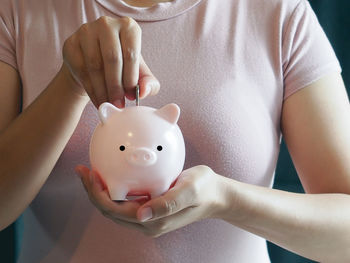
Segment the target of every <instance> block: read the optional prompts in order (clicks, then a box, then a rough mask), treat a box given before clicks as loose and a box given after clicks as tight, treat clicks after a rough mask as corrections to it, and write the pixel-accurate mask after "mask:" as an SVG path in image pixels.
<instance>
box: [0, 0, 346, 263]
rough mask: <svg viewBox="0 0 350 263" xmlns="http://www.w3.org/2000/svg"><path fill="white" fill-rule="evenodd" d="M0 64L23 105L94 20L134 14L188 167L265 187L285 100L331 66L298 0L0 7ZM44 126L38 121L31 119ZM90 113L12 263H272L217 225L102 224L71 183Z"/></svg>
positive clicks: (68, 1)
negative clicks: (156, 230)
mask: <svg viewBox="0 0 350 263" xmlns="http://www.w3.org/2000/svg"><path fill="white" fill-rule="evenodd" d="M0 6H1V8H0V60H2V61H4V62H6V63H8V64H10V65H11V66H13V67H14V68H16V69H17V70H18V71H19V73H20V75H21V78H22V84H23V107H24V108H26V107H27V106H28V105H30V104H31V103H32V101H33V100H34V99H35V98H36V97H37V96H38V95H39V93H40V92H41V91H42V90H44V89H45V87H46V86H47V85H48V83H49V82H50V81H51V80H52V78H53V77H54V76H55V74H56V73H57V71H58V70H59V68H60V66H61V64H62V56H61V49H62V45H63V43H64V41H65V39H66V38H67V37H68V36H70V35H71V34H72V33H73V32H75V31H76V30H77V29H78V28H79V26H80V25H82V24H83V23H86V22H88V21H94V20H96V19H97V18H98V17H100V16H102V15H108V16H111V17H118V16H130V17H133V18H134V19H136V20H137V21H138V22H139V24H140V26H141V28H142V32H143V36H142V37H143V39H142V54H143V56H144V59H145V61H146V63H147V64H148V65H149V66H150V68H151V70H152V72H153V73H154V75H155V76H156V77H157V78H158V79H159V80H160V83H161V91H160V93H159V94H158V95H157V96H154V97H150V98H147V99H145V100H143V101H142V105H148V106H152V107H155V108H159V107H161V106H164V105H165V104H167V103H171V102H175V103H177V104H178V105H179V106H180V108H181V112H182V114H181V116H180V120H179V126H180V127H181V129H182V132H183V134H184V137H185V143H186V164H185V168H189V167H192V166H195V165H199V164H205V165H208V166H210V167H211V168H212V169H213V170H214V171H215V172H216V173H218V174H221V175H223V176H227V177H230V178H233V179H235V180H239V181H243V182H247V183H250V184H256V185H261V186H265V187H271V186H272V183H273V178H274V171H275V167H276V161H277V156H278V153H279V146H280V139H281V131H280V117H281V109H282V105H283V101H284V99H286V98H287V97H288V96H290V95H291V94H293V93H294V92H296V91H297V90H299V89H301V88H303V87H305V86H306V85H308V84H310V83H312V82H314V81H316V80H317V79H319V78H321V77H322V76H324V75H326V74H328V73H330V72H340V71H341V69H340V66H339V63H338V61H337V58H336V56H335V54H334V52H333V50H332V48H331V46H330V44H329V42H328V40H327V38H326V36H325V34H324V32H323V31H322V29H321V27H320V25H319V23H318V21H317V18H316V17H315V15H314V13H313V11H312V10H311V7H310V5H309V3H308V2H307V1H306V0H220V1H218V0H174V1H173V2H170V3H160V4H157V5H156V6H154V7H151V8H136V7H132V6H129V5H127V4H125V3H124V2H122V1H121V0H0ZM38 118H40V116H38ZM97 123H98V118H97V112H96V109H95V108H94V107H93V106H92V104H91V103H89V104H88V106H87V107H86V109H85V111H84V113H83V115H82V117H81V120H80V122H79V124H78V126H77V129H76V130H75V132H74V134H73V136H72V137H71V139H70V141H69V142H68V144H67V146H66V148H65V150H64V151H63V153H62V155H61V157H60V159H59V160H58V162H57V164H56V166H55V168H54V170H53V171H52V173H51V175H50V176H49V178H48V180H47V182H46V184H45V185H44V187H43V188H42V189H41V191H40V193H39V194H38V196H37V197H36V199H35V200H34V201H33V202H32V204H31V205H30V207H29V208H28V209H27V210H26V211H25V213H24V215H23V219H24V235H23V246H22V250H21V254H20V259H19V262H20V263H31V262H33V263H34V262H35V263H38V262H45V263H46V262H47V263H56V262H57V263H58V262H60V263H61V262H79V263H80V262H103V263H110V262H132V263H134V262H135V263H140V262H157V263H158V262H174V263H175V262H176V263H177V262H181V263H189V262H193V263H198V262H201V263H206V262H208V263H212V262H216V263H224V262H240V263H244V262H247V263H248V262H249V263H251V262H259V263H264V262H265V263H266V262H269V257H268V254H267V250H266V242H265V240H264V239H263V238H261V237H258V236H256V235H253V234H251V233H248V232H246V231H244V230H241V229H239V228H237V227H235V226H232V225H230V224H228V223H226V222H224V221H221V220H218V219H208V220H202V221H200V222H196V223H193V224H190V225H188V226H186V227H183V228H181V229H179V230H176V231H173V232H171V233H168V234H165V235H163V236H161V237H160V238H156V239H154V238H150V237H146V236H144V235H143V234H142V233H139V232H137V231H133V230H129V229H127V228H124V227H121V226H119V225H117V224H115V223H113V222H112V221H110V220H108V219H106V218H105V217H103V216H102V215H101V214H100V213H99V212H98V211H97V210H96V209H95V207H94V206H93V205H92V204H91V203H90V201H89V200H88V198H87V195H86V193H85V191H84V189H83V186H82V184H81V182H80V180H79V179H78V178H77V177H76V176H75V174H74V167H75V166H76V165H77V164H80V163H82V164H86V165H89V162H88V145H89V140H90V136H91V133H92V131H93V129H94V127H95V126H96V125H97Z"/></svg>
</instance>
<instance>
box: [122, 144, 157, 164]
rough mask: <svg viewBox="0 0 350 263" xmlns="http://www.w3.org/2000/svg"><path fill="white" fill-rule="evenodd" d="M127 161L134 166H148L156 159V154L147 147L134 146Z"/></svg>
mask: <svg viewBox="0 0 350 263" xmlns="http://www.w3.org/2000/svg"><path fill="white" fill-rule="evenodd" d="M126 159H127V161H128V162H129V163H130V164H132V165H136V166H150V165H153V164H155V162H156V161H157V155H156V153H155V152H154V151H152V150H150V149H148V148H136V149H134V150H132V151H130V152H129V154H128V155H127V158H126Z"/></svg>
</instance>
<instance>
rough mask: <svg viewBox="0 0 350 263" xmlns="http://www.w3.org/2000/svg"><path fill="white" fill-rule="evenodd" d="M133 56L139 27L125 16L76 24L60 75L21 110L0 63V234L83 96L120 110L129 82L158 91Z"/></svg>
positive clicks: (43, 173) (68, 131)
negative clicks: (78, 26) (111, 104)
mask: <svg viewBox="0 0 350 263" xmlns="http://www.w3.org/2000/svg"><path fill="white" fill-rule="evenodd" d="M116 32H117V34H116ZM116 36H118V37H116ZM97 42H99V43H100V46H99V45H96V43H97ZM140 51H141V29H140V27H139V26H138V24H137V23H136V22H135V21H134V20H133V19H131V18H116V19H115V18H108V17H101V18H99V19H97V20H96V21H93V22H91V23H88V24H84V25H82V26H81V27H80V28H79V29H78V30H77V31H76V32H75V33H74V34H72V35H71V36H70V37H69V38H68V39H67V40H66V41H65V43H64V47H63V54H62V55H63V60H64V63H63V64H62V67H61V69H60V71H59V72H58V73H57V75H56V76H55V78H54V79H53V80H52V81H51V83H50V84H49V85H48V87H47V88H46V89H45V90H44V92H42V93H41V94H40V95H39V96H38V97H37V98H36V100H35V101H34V102H33V103H32V104H31V105H30V106H28V107H27V108H26V109H25V110H23V111H22V112H21V109H20V102H21V96H22V95H21V87H20V76H19V74H18V72H17V71H16V70H15V69H13V68H12V67H11V66H9V65H8V64H5V63H3V62H0V79H1V82H0V90H1V96H0V156H1V158H0V207H1V209H0V230H1V229H4V228H5V227H6V226H8V225H9V224H11V223H12V222H13V221H14V220H16V218H17V217H18V216H19V215H20V214H21V213H22V212H23V211H24V209H25V208H26V207H27V206H28V205H29V204H30V202H31V201H32V200H33V199H34V197H35V196H36V195H37V193H38V192H39V190H40V188H41V187H42V185H43V184H44V183H45V181H46V179H47V178H48V176H49V174H50V173H51V171H52V169H53V167H54V165H55V163H56V162H57V160H58V158H59V156H60V155H61V153H62V151H63V149H64V147H65V145H66V144H67V142H68V140H69V138H70V137H71V135H72V133H73V131H74V129H75V128H76V126H77V124H78V121H79V119H80V116H81V114H82V112H83V110H84V108H85V106H86V104H87V102H88V101H89V99H91V101H92V102H93V103H94V105H95V106H96V107H98V106H99V105H100V104H101V103H103V102H106V101H109V102H111V103H113V104H114V105H116V106H117V107H120V108H121V107H124V103H125V98H126V97H127V98H129V99H134V97H135V96H134V94H135V86H136V84H139V85H140V97H141V98H144V97H146V96H148V95H152V94H156V93H157V92H158V91H159V88H160V85H159V81H158V80H157V79H156V78H155V77H154V76H153V74H152V72H151V71H150V69H149V68H148V66H147V65H146V63H145V62H144V61H143V58H142V56H141V53H140ZM38 116H40V117H38ZM18 164H20V165H18Z"/></svg>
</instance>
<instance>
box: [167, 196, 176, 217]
mask: <svg viewBox="0 0 350 263" xmlns="http://www.w3.org/2000/svg"><path fill="white" fill-rule="evenodd" d="M177 206H178V204H177V201H176V200H175V199H171V200H166V201H165V202H164V210H165V213H166V214H168V215H169V214H172V213H173V212H175V211H176V208H177Z"/></svg>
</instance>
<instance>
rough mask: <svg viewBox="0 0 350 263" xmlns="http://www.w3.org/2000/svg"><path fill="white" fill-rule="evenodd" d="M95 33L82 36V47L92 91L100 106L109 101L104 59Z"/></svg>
mask: <svg viewBox="0 0 350 263" xmlns="http://www.w3.org/2000/svg"><path fill="white" fill-rule="evenodd" d="M92 34H93V33H85V34H84V33H82V34H81V35H80V46H81V50H82V52H83V57H84V62H85V66H86V68H87V71H88V73H89V78H90V82H91V85H92V89H93V91H94V94H95V96H96V101H97V103H98V105H100V104H102V103H103V102H106V101H107V100H108V97H107V90H106V85H105V76H104V66H103V59H102V55H101V51H100V45H99V41H98V38H97V36H95V35H92Z"/></svg>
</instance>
